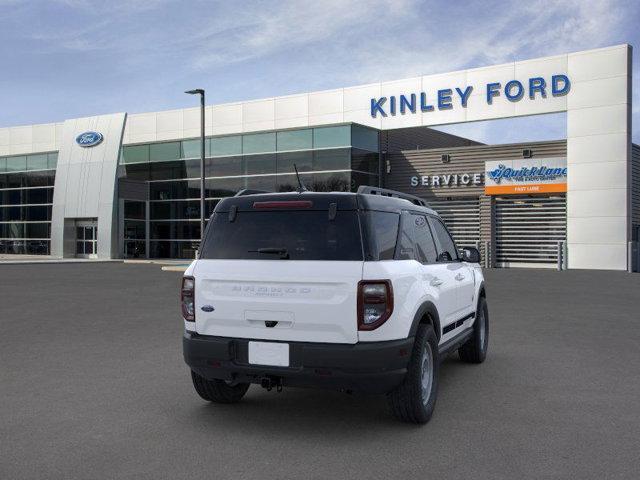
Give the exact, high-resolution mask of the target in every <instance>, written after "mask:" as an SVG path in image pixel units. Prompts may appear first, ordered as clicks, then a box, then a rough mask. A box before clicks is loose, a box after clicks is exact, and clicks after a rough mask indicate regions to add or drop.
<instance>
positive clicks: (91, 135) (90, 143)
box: [76, 132, 102, 147]
mask: <svg viewBox="0 0 640 480" xmlns="http://www.w3.org/2000/svg"><path fill="white" fill-rule="evenodd" d="M101 141H102V134H101V133H98V132H84V133H81V134H80V135H78V136H77V137H76V143H77V144H78V145H80V146H81V147H95V146H96V145H98V144H99V143H100V142H101Z"/></svg>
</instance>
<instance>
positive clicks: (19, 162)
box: [6, 156, 27, 172]
mask: <svg viewBox="0 0 640 480" xmlns="http://www.w3.org/2000/svg"><path fill="white" fill-rule="evenodd" d="M6 168H7V172H24V171H25V170H26V169H27V157H26V156H19V157H7V167H6Z"/></svg>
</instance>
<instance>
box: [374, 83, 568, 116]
mask: <svg viewBox="0 0 640 480" xmlns="http://www.w3.org/2000/svg"><path fill="white" fill-rule="evenodd" d="M473 90H474V86H473V85H468V86H466V87H465V88H464V89H462V88H460V87H455V88H444V89H441V90H437V91H435V92H420V93H410V94H404V95H398V96H395V95H391V96H389V97H379V98H372V99H371V116H372V117H373V118H376V117H377V116H378V115H381V116H382V117H386V116H388V115H392V116H394V115H397V114H398V112H399V113H400V114H401V115H404V114H406V113H416V112H418V111H420V112H433V111H434V110H435V109H436V108H437V109H438V110H450V109H452V108H454V105H457V104H459V105H460V106H462V107H463V108H466V107H467V103H468V101H469V97H470V96H471V93H472V92H473ZM483 90H484V95H483V99H484V100H485V101H486V102H487V104H488V105H491V104H492V103H493V99H494V98H495V97H499V96H500V95H504V96H505V97H506V98H507V100H509V101H510V102H518V101H520V100H521V99H522V98H523V97H524V95H525V93H526V94H527V95H528V97H529V100H536V99H539V98H546V97H547V95H549V94H551V96H553V97H559V96H562V95H566V94H567V93H569V90H571V82H570V81H569V77H567V76H566V75H562V74H558V75H552V76H551V79H550V81H547V79H545V78H543V77H531V78H529V80H528V81H527V82H524V83H523V82H521V81H519V80H511V81H509V82H507V83H506V84H505V85H504V87H503V86H502V84H501V83H500V82H493V83H487V84H486V85H484V86H483Z"/></svg>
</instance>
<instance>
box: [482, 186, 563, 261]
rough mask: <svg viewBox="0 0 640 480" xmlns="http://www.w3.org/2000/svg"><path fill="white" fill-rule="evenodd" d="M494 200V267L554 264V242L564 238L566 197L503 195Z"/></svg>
mask: <svg viewBox="0 0 640 480" xmlns="http://www.w3.org/2000/svg"><path fill="white" fill-rule="evenodd" d="M495 203H496V210H495V212H496V232H495V239H496V240H495V242H496V266H508V267H512V266H532V265H533V266H540V267H545V266H547V267H555V266H557V263H558V242H560V241H563V242H564V241H566V239H567V200H566V196H565V195H564V194H559V195H554V196H550V197H546V196H535V197H534V196H505V197H497V198H496V199H495Z"/></svg>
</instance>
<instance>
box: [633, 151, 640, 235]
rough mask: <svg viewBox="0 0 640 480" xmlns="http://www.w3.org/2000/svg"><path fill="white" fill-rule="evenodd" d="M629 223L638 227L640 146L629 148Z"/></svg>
mask: <svg viewBox="0 0 640 480" xmlns="http://www.w3.org/2000/svg"><path fill="white" fill-rule="evenodd" d="M631 223H632V224H633V225H636V226H640V145H636V144H635V143H634V144H633V145H632V146H631Z"/></svg>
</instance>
